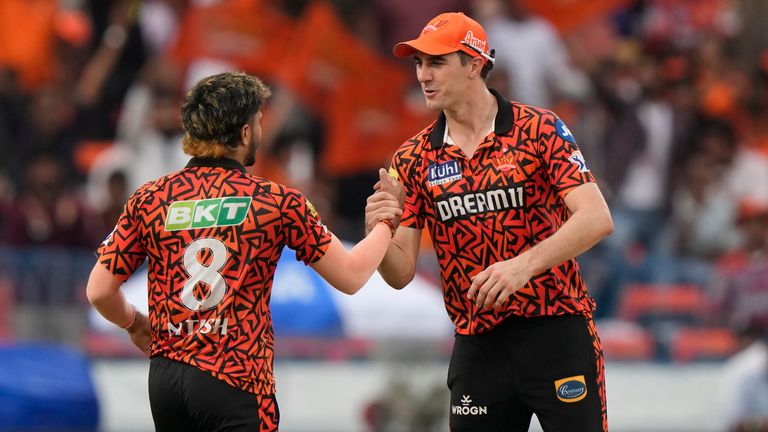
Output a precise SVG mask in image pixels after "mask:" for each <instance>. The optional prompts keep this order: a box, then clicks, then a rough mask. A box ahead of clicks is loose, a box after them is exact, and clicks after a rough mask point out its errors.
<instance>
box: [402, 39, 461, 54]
mask: <svg viewBox="0 0 768 432" xmlns="http://www.w3.org/2000/svg"><path fill="white" fill-rule="evenodd" d="M417 51H418V52H423V53H424V54H429V55H443V54H450V53H452V52H456V51H459V48H457V47H454V46H451V45H447V44H444V43H441V42H437V41H434V40H428V39H424V38H419V39H412V40H409V41H405V42H400V43H399V44H397V45H395V47H394V48H392V53H393V54H394V55H395V57H400V58H403V57H408V56H412V55H414V54H416V52H417Z"/></svg>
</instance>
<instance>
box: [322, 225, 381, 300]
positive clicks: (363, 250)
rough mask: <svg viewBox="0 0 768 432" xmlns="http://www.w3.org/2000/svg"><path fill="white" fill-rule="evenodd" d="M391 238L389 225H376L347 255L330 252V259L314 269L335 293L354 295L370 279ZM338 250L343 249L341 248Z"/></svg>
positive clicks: (345, 253)
mask: <svg viewBox="0 0 768 432" xmlns="http://www.w3.org/2000/svg"><path fill="white" fill-rule="evenodd" d="M391 238H392V232H391V230H390V228H389V226H387V225H386V224H383V223H379V224H376V226H375V227H374V228H373V230H372V231H371V232H370V234H368V235H367V236H366V237H365V238H364V239H363V240H361V241H360V242H359V243H357V244H356V245H355V246H354V247H352V249H351V250H349V252H345V251H344V252H343V253H341V254H337V253H335V252H334V253H332V256H330V257H329V258H330V260H328V261H326V262H322V263H320V265H319V266H317V267H315V270H317V271H318V272H319V273H320V274H321V275H322V276H323V277H324V278H325V279H326V280H327V281H328V282H329V283H330V284H331V285H333V286H334V287H335V288H336V289H338V290H339V291H341V292H343V293H346V294H354V293H356V292H358V291H359V290H360V289H361V288H362V287H363V285H365V283H366V282H368V279H370V278H371V275H372V274H373V272H374V271H375V270H376V266H378V265H379V263H380V262H381V260H382V259H383V258H384V254H385V253H386V252H387V246H388V245H389V242H390V240H391ZM332 247H334V246H333V245H332ZM341 248H342V249H343V246H342V247H341ZM326 255H328V254H326ZM335 256H338V258H336V257H335ZM324 261H325V260H324Z"/></svg>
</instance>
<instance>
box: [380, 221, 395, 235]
mask: <svg viewBox="0 0 768 432" xmlns="http://www.w3.org/2000/svg"><path fill="white" fill-rule="evenodd" d="M379 223H383V224H386V225H387V226H388V227H389V231H390V232H391V233H392V237H394V236H395V232H397V229H395V225H394V224H393V223H392V221H391V220H389V219H384V220H381V221H379Z"/></svg>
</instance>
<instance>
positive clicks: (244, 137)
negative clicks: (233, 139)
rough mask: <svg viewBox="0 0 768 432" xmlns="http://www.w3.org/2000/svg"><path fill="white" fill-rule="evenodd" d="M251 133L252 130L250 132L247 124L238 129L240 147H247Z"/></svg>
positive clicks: (249, 126)
mask: <svg viewBox="0 0 768 432" xmlns="http://www.w3.org/2000/svg"><path fill="white" fill-rule="evenodd" d="M252 133H253V130H251V125H249V124H248V123H246V124H244V125H243V127H241V128H240V142H239V144H240V145H246V146H247V145H248V143H249V142H250V141H251V134H252Z"/></svg>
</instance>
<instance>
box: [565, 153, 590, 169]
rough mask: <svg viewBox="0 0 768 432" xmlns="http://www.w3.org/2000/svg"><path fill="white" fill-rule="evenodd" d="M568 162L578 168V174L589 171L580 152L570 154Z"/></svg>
mask: <svg viewBox="0 0 768 432" xmlns="http://www.w3.org/2000/svg"><path fill="white" fill-rule="evenodd" d="M568 160H569V161H571V163H572V164H574V165H576V166H578V167H579V172H587V171H589V167H588V166H587V161H586V160H584V155H582V154H581V152H580V151H578V150H576V151H575V152H573V153H572V154H571V156H570V157H569V158H568Z"/></svg>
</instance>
